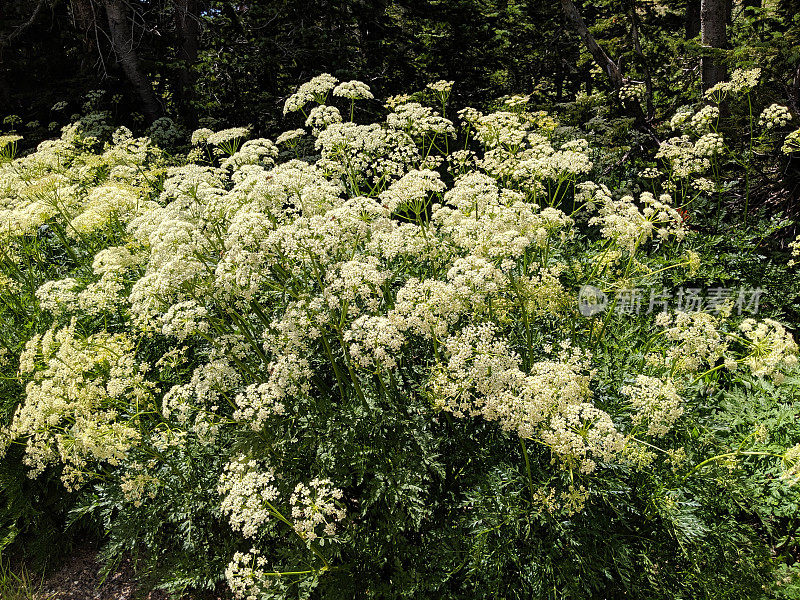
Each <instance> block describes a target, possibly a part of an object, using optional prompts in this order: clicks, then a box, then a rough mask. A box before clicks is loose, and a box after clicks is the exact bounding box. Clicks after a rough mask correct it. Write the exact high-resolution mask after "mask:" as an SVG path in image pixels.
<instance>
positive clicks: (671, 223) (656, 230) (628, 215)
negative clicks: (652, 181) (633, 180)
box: [589, 192, 686, 254]
mask: <svg viewBox="0 0 800 600" xmlns="http://www.w3.org/2000/svg"><path fill="white" fill-rule="evenodd" d="M639 203H640V204H641V205H642V208H641V209H640V208H639V206H637V205H636V203H635V201H634V198H633V196H623V197H622V198H620V199H619V200H614V199H613V198H611V197H607V198H605V201H604V202H603V204H602V205H601V206H600V207H599V209H598V216H596V217H592V218H591V219H590V220H589V223H590V224H597V225H600V227H601V233H602V234H603V236H604V237H606V238H608V239H611V240H614V242H615V243H616V244H617V246H618V247H619V248H621V249H624V250H626V251H628V252H629V253H631V254H633V253H635V252H636V249H637V248H638V247H639V246H640V245H641V244H643V243H644V242H647V241H648V240H649V239H651V238H652V237H654V236H656V235H657V236H658V237H659V239H662V240H665V239H668V238H670V237H674V238H675V239H677V240H682V239H683V238H684V236H685V235H686V230H685V228H684V225H683V219H682V218H681V216H680V214H679V213H678V211H677V210H675V208H673V207H672V198H670V196H669V195H668V194H662V195H661V196H660V197H659V198H656V197H655V196H653V194H651V193H650V192H643V193H642V194H641V195H640V196H639Z"/></svg>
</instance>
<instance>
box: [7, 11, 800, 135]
mask: <svg viewBox="0 0 800 600" xmlns="http://www.w3.org/2000/svg"><path fill="white" fill-rule="evenodd" d="M704 11H705V12H704ZM799 12H800V1H798V0H778V1H777V2H768V1H767V0H763V1H760V0H743V1H741V2H739V1H737V2H731V0H704V1H703V2H701V0H688V1H686V0H663V1H661V2H655V1H646V0H601V1H599V2H593V3H589V2H583V3H582V4H581V3H577V4H575V3H573V2H572V1H571V0H562V1H561V2H542V1H535V0H377V1H373V2H370V1H366V0H317V1H314V2H311V1H309V0H269V1H268V0H248V1H242V0H230V1H228V0H225V1H220V0H2V2H0V118H5V119H6V123H5V127H3V129H4V130H7V129H9V128H13V127H16V128H17V129H18V130H20V129H22V130H25V129H26V126H28V127H27V130H26V131H24V133H25V134H26V138H28V140H29V141H33V140H35V139H37V138H38V139H43V138H45V137H48V136H50V135H52V131H53V130H55V129H56V125H59V126H60V125H64V124H65V123H66V122H68V121H69V120H70V118H71V117H72V116H73V115H76V114H79V113H81V112H86V110H88V108H84V107H85V105H86V103H87V99H88V100H89V101H90V104H92V107H91V108H92V109H93V110H96V109H98V108H99V107H102V109H103V110H106V111H109V112H110V113H111V116H112V118H113V120H114V121H116V122H120V123H125V124H128V125H129V126H134V127H136V128H138V129H143V128H145V127H146V126H147V125H148V123H149V122H152V121H153V120H155V119H157V118H159V117H162V116H168V117H170V118H171V119H173V120H174V121H176V122H177V123H180V124H182V125H184V126H185V127H186V128H191V127H195V126H197V125H198V124H204V125H209V126H215V127H223V126H227V125H247V124H249V125H252V126H253V127H254V130H255V131H254V133H256V134H260V135H265V134H269V133H271V132H274V131H276V130H278V129H279V128H280V127H281V125H280V120H281V119H282V114H281V112H282V111H281V108H282V103H283V99H284V98H285V97H286V96H287V95H288V94H289V93H291V92H292V91H293V90H294V88H295V87H296V85H297V84H298V83H299V82H302V81H305V80H307V79H308V78H310V77H311V76H313V75H316V74H318V73H320V72H330V73H331V74H333V75H335V76H337V77H338V78H340V79H349V78H357V79H361V80H363V81H365V82H366V83H368V84H369V85H370V86H371V87H372V88H373V91H374V92H375V94H376V97H379V98H380V97H385V96H387V95H392V94H396V93H399V92H406V91H413V90H414V89H418V88H420V87H423V86H424V85H425V84H426V83H427V82H429V81H433V80H436V79H440V78H443V79H448V80H454V81H455V82H456V87H455V90H454V94H455V96H454V101H455V103H456V104H462V105H463V104H473V105H481V104H485V103H486V102H488V101H490V100H492V99H494V98H497V97H498V96H502V95H503V94H510V93H517V92H522V93H533V101H534V102H535V103H540V104H541V105H542V106H545V105H546V106H552V105H553V104H554V103H559V102H562V101H565V100H572V99H574V98H575V96H576V94H577V93H578V92H585V93H588V94H592V93H596V92H608V91H611V92H613V91H614V90H615V88H619V85H620V83H621V82H620V81H619V80H618V78H615V75H617V74H619V75H622V76H623V77H624V78H625V80H632V81H640V82H644V83H646V84H647V86H648V89H649V90H650V91H649V98H648V99H647V103H646V107H647V113H648V114H646V115H639V117H640V120H643V121H644V120H646V121H648V122H649V123H652V122H654V121H658V119H659V118H661V117H662V116H663V115H666V114H668V113H669V112H670V111H671V110H674V108H675V107H676V106H677V105H680V104H681V103H682V102H685V101H688V100H692V99H696V98H697V97H698V95H699V90H700V86H701V79H702V77H701V75H702V74H703V73H702V71H703V69H702V68H701V59H702V57H703V56H705V57H706V60H707V61H714V63H715V68H716V69H717V73H716V74H715V73H713V72H709V71H708V69H706V73H705V76H706V79H708V82H707V85H708V84H710V83H713V80H714V79H719V78H720V77H723V76H724V74H725V71H728V72H729V70H730V69H732V68H733V67H748V66H760V67H763V68H764V76H765V77H766V78H767V79H768V80H770V81H772V82H773V84H774V85H773V86H772V88H771V89H772V90H773V93H774V95H775V97H776V98H775V99H776V100H780V101H782V102H784V103H785V104H788V105H789V106H790V108H791V109H792V110H793V111H794V112H795V113H796V112H797V111H798V101H799V99H800V44H799V43H798V42H799V41H800V35H798V32H799V31H800V28H799V27H798V22H799V21H800V16H798V13H799ZM576 17H577V19H578V20H579V21H576V20H575V19H576ZM582 24H585V25H586V31H585V32H581V25H582ZM703 29H704V31H702V36H701V30H703ZM594 42H596V44H597V46H598V47H599V49H600V52H601V54H600V55H598V53H597V51H596V50H597V48H594V47H593V45H592V44H593V43H594ZM704 46H705V49H704ZM713 46H716V47H718V48H717V49H713V48H710V47H713ZM603 56H605V57H606V58H607V59H608V61H609V62H610V65H609V64H602V63H603V62H604V61H605V60H606V58H604V57H603ZM601 67H602V68H601ZM652 81H657V82H658V89H657V90H653V89H652V86H651V85H650V82H652ZM96 90H103V91H104V93H103V94H97V93H96V92H95V91H96ZM64 103H65V104H64ZM54 107H56V108H55V109H54ZM9 115H13V116H12V117H10V118H9Z"/></svg>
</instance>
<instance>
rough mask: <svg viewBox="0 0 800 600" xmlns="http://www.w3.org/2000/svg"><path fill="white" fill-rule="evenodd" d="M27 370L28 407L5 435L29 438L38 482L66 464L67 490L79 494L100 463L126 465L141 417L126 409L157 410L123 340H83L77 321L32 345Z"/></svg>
mask: <svg viewBox="0 0 800 600" xmlns="http://www.w3.org/2000/svg"><path fill="white" fill-rule="evenodd" d="M20 372H21V373H23V374H24V375H26V376H28V377H30V381H29V382H28V384H27V386H26V389H25V402H24V403H23V404H21V405H20V406H19V407H18V409H17V411H16V413H15V415H14V418H13V420H12V422H11V425H10V426H9V427H8V428H7V430H5V431H4V432H3V435H2V436H0V437H2V439H4V440H5V441H6V443H8V442H11V441H13V440H17V439H19V438H25V439H26V440H27V441H26V444H25V458H24V459H23V460H24V463H25V464H26V465H27V466H29V467H30V469H31V472H30V475H31V477H35V476H36V475H38V474H40V473H42V472H43V471H44V469H45V467H46V466H48V465H50V464H59V463H60V464H62V465H63V470H62V474H61V478H62V481H63V482H64V484H65V485H66V486H67V487H69V488H77V487H79V486H80V485H81V484H82V483H83V482H84V480H85V477H86V475H85V474H86V472H87V471H88V472H91V470H92V466H93V463H94V461H99V462H107V463H109V464H112V465H115V464H119V462H120V461H122V460H123V459H124V458H125V457H126V456H127V453H128V451H129V450H130V448H131V447H133V446H134V445H136V444H137V443H138V441H139V437H140V434H139V431H138V428H137V427H136V424H135V422H134V421H135V417H134V416H132V415H128V414H125V413H124V412H121V411H124V410H126V408H127V407H129V406H141V407H146V406H149V405H151V404H152V397H151V386H150V385H148V384H147V383H146V382H145V381H144V378H143V375H142V372H141V369H140V366H139V365H138V364H137V363H136V362H135V360H134V344H133V342H131V340H129V339H128V338H127V337H125V336H124V335H122V334H107V333H101V334H94V335H91V336H89V337H86V338H83V337H80V336H79V335H78V334H77V332H76V325H75V323H74V322H73V323H72V324H70V325H69V326H67V327H64V328H61V329H50V330H49V331H47V333H45V334H44V335H41V336H40V335H37V336H35V337H34V338H33V339H31V340H30V341H29V342H28V343H27V344H26V346H25V351H24V352H23V354H22V356H21V359H20ZM3 450H5V448H3Z"/></svg>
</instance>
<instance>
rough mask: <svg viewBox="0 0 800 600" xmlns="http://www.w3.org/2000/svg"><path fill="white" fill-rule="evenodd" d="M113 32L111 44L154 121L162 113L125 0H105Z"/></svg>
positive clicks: (145, 111)
mask: <svg viewBox="0 0 800 600" xmlns="http://www.w3.org/2000/svg"><path fill="white" fill-rule="evenodd" d="M103 5H104V6H105V9H106V16H107V17H108V29H109V32H110V33H111V45H112V47H113V49H114V54H115V55H116V57H117V62H119V64H120V66H121V67H122V70H123V71H124V72H125V76H126V77H127V78H128V81H130V82H131V85H132V86H133V89H134V90H136V93H137V94H138V95H139V99H140V100H141V101H142V111H143V112H144V114H145V116H146V117H147V118H148V119H149V120H150V121H154V120H155V119H156V118H158V116H159V115H160V114H161V106H160V105H159V103H158V100H157V99H156V95H155V92H154V91H153V86H152V85H150V82H149V81H148V80H147V77H145V75H144V73H143V72H142V69H141V66H140V64H139V57H138V55H137V54H136V48H135V44H134V41H133V31H132V28H131V24H130V23H129V18H128V7H127V5H126V4H125V2H124V0H103Z"/></svg>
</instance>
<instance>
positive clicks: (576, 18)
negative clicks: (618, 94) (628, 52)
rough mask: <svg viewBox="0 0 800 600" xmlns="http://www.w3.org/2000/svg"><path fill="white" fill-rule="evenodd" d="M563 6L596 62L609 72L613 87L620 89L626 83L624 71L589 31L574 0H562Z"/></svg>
mask: <svg viewBox="0 0 800 600" xmlns="http://www.w3.org/2000/svg"><path fill="white" fill-rule="evenodd" d="M561 6H562V7H563V8H564V13H565V14H566V15H567V18H568V19H569V20H570V21H572V24H573V25H574V26H575V29H576V30H577V32H578V35H579V36H580V38H581V41H583V44H584V45H585V46H586V49H587V50H588V51H589V53H590V54H591V55H592V57H593V58H594V60H595V62H596V63H597V64H598V65H600V68H601V69H603V70H604V71H605V72H606V73H607V74H608V78H609V80H610V81H611V85H612V87H613V88H614V89H615V90H619V89H620V88H621V87H622V84H623V83H624V80H623V77H622V71H620V70H619V67H618V66H617V64H616V63H615V62H614V61H613V60H611V58H609V56H608V54H606V52H605V50H603V49H602V48H601V47H600V44H598V43H597V40H595V39H594V36H592V34H591V33H589V29H588V27H586V23H584V22H583V17H581V14H580V13H579V12H578V9H577V8H576V7H575V4H574V3H573V2H572V0H561Z"/></svg>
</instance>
